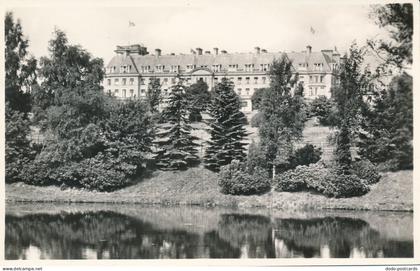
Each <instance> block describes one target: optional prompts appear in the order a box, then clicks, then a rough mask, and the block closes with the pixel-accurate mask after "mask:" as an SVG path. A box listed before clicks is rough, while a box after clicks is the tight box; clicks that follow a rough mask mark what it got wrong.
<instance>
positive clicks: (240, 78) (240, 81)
mask: <svg viewBox="0 0 420 271" xmlns="http://www.w3.org/2000/svg"><path fill="white" fill-rule="evenodd" d="M241 83H242V77H238V85H240V84H241Z"/></svg>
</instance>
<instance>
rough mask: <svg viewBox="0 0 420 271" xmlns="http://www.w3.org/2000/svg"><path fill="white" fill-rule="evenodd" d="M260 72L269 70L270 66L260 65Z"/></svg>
mask: <svg viewBox="0 0 420 271" xmlns="http://www.w3.org/2000/svg"><path fill="white" fill-rule="evenodd" d="M260 68H261V71H264V72H266V71H268V70H269V69H270V64H260Z"/></svg>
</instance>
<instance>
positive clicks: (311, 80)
mask: <svg viewBox="0 0 420 271" xmlns="http://www.w3.org/2000/svg"><path fill="white" fill-rule="evenodd" d="M312 82H313V78H312V75H311V76H309V83H312Z"/></svg>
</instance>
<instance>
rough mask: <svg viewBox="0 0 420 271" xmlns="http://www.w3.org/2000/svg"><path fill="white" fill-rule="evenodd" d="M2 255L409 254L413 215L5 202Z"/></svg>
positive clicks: (282, 256) (117, 256) (284, 256)
mask: <svg viewBox="0 0 420 271" xmlns="http://www.w3.org/2000/svg"><path fill="white" fill-rule="evenodd" d="M5 257H6V259H9V260H12V259H179V258H291V257H307V258H310V257H324V258H348V257H363V258H364V257H369V258H374V257H413V215H412V213H393V212H349V211H347V212H337V211H334V212H333V211H326V212H316V211H290V212H286V211H270V210H262V209H251V210H236V209H219V208H214V209H205V208H198V207H195V208H194V207H167V208H166V207H144V206H140V205H100V204H61V205H58V204H35V205H34V204H10V203H9V204H7V205H6V235H5Z"/></svg>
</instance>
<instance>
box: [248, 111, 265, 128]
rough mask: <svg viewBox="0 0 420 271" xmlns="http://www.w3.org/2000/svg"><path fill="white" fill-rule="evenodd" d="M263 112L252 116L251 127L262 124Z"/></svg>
mask: <svg viewBox="0 0 420 271" xmlns="http://www.w3.org/2000/svg"><path fill="white" fill-rule="evenodd" d="M263 118H264V116H263V114H262V113H261V112H258V113H257V114H255V115H254V116H253V117H252V118H251V127H257V128H258V127H260V124H261V123H262V121H263Z"/></svg>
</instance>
